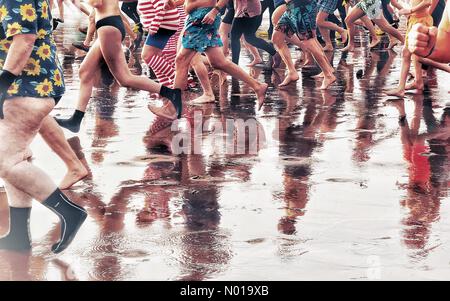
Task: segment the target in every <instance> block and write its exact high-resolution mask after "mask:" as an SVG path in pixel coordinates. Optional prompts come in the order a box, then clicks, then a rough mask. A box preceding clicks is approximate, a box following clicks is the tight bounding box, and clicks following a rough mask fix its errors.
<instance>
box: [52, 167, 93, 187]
mask: <svg viewBox="0 0 450 301" xmlns="http://www.w3.org/2000/svg"><path fill="white" fill-rule="evenodd" d="M88 175H89V171H88V170H87V169H86V168H85V167H84V166H83V164H81V162H80V164H79V166H77V167H75V168H72V169H70V170H68V171H67V173H66V175H65V176H64V179H63V180H62V182H61V184H59V189H61V190H64V189H69V188H70V187H72V186H73V185H75V184H76V183H78V182H79V181H81V180H83V179H84V178H86V177H87V176H88Z"/></svg>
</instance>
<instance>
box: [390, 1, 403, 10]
mask: <svg viewBox="0 0 450 301" xmlns="http://www.w3.org/2000/svg"><path fill="white" fill-rule="evenodd" d="M391 5H392V6H393V7H395V8H396V9H398V10H402V9H403V5H402V4H400V2H398V1H397V0H391Z"/></svg>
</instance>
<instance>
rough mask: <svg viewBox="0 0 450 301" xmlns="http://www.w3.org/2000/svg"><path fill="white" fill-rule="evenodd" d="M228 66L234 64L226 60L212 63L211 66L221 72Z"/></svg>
mask: <svg viewBox="0 0 450 301" xmlns="http://www.w3.org/2000/svg"><path fill="white" fill-rule="evenodd" d="M228 64H232V63H231V62H230V61H228V60H227V59H225V58H223V59H218V60H212V61H211V66H212V67H213V68H214V69H219V70H222V69H224V68H225V67H226V66H227V65H228Z"/></svg>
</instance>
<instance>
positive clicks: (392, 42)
mask: <svg viewBox="0 0 450 301" xmlns="http://www.w3.org/2000/svg"><path fill="white" fill-rule="evenodd" d="M399 43H400V41H399V40H397V39H394V38H392V39H389V45H388V47H387V49H389V50H391V49H393V48H394V47H395V46H397V45H398V44H399Z"/></svg>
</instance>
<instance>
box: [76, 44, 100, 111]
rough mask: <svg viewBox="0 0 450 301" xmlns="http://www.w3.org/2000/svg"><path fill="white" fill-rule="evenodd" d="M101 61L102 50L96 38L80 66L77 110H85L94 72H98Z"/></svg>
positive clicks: (89, 97) (90, 93)
mask: <svg viewBox="0 0 450 301" xmlns="http://www.w3.org/2000/svg"><path fill="white" fill-rule="evenodd" d="M101 61H102V52H101V49H100V42H99V41H98V40H97V41H95V43H94V45H92V48H91V50H89V52H88V54H87V55H86V57H85V58H84V60H83V63H82V64H81V67H80V71H79V76H80V95H79V96H78V104H77V110H79V111H82V112H86V108H87V105H88V104H89V100H90V99H91V95H92V89H93V87H94V74H96V72H98V70H99V65H100V63H101Z"/></svg>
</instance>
